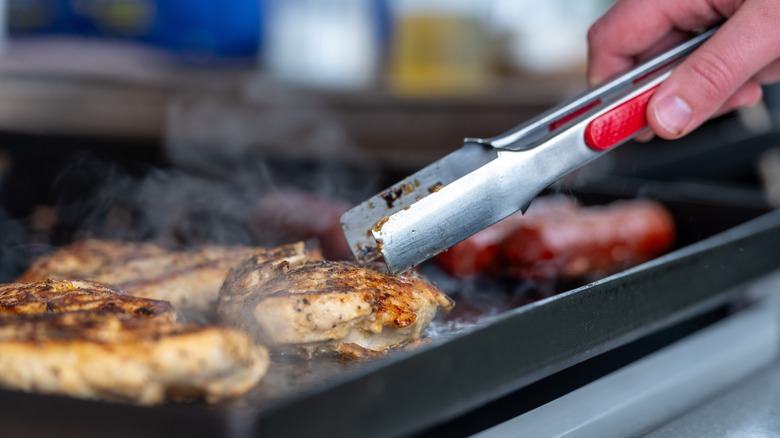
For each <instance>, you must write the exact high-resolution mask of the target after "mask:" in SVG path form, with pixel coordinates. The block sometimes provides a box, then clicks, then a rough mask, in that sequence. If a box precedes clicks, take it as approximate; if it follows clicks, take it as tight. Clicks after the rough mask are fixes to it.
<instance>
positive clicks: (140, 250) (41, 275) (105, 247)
mask: <svg viewBox="0 0 780 438" xmlns="http://www.w3.org/2000/svg"><path fill="white" fill-rule="evenodd" d="M166 252H167V251H166V250H165V249H163V248H162V247H160V246H157V245H154V244H152V243H135V242H118V241H112V240H97V239H88V240H83V241H79V242H75V243H72V244H70V245H68V246H65V247H63V248H60V249H59V250H57V251H55V252H53V253H51V254H48V255H46V256H44V257H40V258H38V259H37V260H36V261H35V262H34V263H33V265H32V266H31V267H30V268H29V269H28V270H27V271H26V272H25V273H23V274H22V276H21V277H19V278H18V279H16V281H17V282H19V283H28V282H33V281H44V280H46V279H48V278H61V279H86V278H89V277H90V276H92V275H95V274H96V273H97V272H99V270H101V269H103V268H105V267H106V266H109V265H122V264H124V263H126V262H129V261H131V260H136V259H143V258H147V257H151V256H159V255H163V254H165V253H166Z"/></svg>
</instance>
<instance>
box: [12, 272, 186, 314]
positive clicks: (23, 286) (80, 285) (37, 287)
mask: <svg viewBox="0 0 780 438" xmlns="http://www.w3.org/2000/svg"><path fill="white" fill-rule="evenodd" d="M73 311H93V312H99V313H115V314H122V315H129V316H133V317H138V318H146V319H159V320H164V321H168V322H174V321H176V310H175V309H174V308H173V306H171V304H170V303H168V302H166V301H158V300H149V299H145V298H137V297H134V296H132V295H129V294H127V293H126V292H124V291H121V290H119V289H115V288H112V287H107V286H103V285H101V284H97V283H92V282H88V281H79V280H72V281H71V280H60V281H54V280H47V281H45V282H41V283H11V284H0V316H9V315H22V314H26V315H30V314H40V313H63V312H73Z"/></svg>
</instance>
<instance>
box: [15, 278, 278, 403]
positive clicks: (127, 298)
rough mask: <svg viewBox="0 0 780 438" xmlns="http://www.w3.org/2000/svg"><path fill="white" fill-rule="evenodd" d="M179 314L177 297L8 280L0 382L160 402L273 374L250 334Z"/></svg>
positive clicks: (230, 388) (212, 395) (219, 392)
mask: <svg viewBox="0 0 780 438" xmlns="http://www.w3.org/2000/svg"><path fill="white" fill-rule="evenodd" d="M174 319H175V312H174V309H173V307H172V306H171V305H170V303H166V302H164V301H156V300H150V299H145V298H138V297H133V296H131V295H128V294H127V293H125V292H122V291H120V290H117V289H113V288H109V287H105V286H101V285H99V284H95V283H91V282H87V281H78V280H72V281H71V280H61V281H53V280H48V281H46V282H43V283H16V284H6V285H0V370H2V372H1V373H0V386H3V387H5V388H11V389H18V390H25V391H39V392H44V393H52V394H64V395H70V396H75V397H84V398H96V399H104V400H116V401H128V402H136V403H141V404H154V403H160V402H162V401H165V400H167V399H171V400H175V399H179V398H183V397H192V396H202V397H204V398H206V400H209V401H216V400H219V399H222V398H225V397H231V396H235V395H238V394H241V393H243V392H245V391H246V390H248V389H250V388H251V387H253V386H254V385H255V384H257V382H258V381H259V380H260V379H261V378H262V376H263V375H264V374H265V372H266V370H267V368H268V365H269V359H268V352H267V350H266V349H265V348H263V347H260V346H255V345H254V344H253V342H252V340H251V338H250V337H249V336H247V335H245V334H243V333H241V332H238V331H236V330H232V329H228V328H222V327H213V326H212V327H208V326H197V325H194V324H179V323H176V322H174Z"/></svg>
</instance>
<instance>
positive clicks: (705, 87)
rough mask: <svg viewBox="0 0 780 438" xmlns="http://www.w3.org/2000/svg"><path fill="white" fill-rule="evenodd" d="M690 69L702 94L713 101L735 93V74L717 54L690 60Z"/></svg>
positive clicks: (698, 56)
mask: <svg viewBox="0 0 780 438" xmlns="http://www.w3.org/2000/svg"><path fill="white" fill-rule="evenodd" d="M690 61H691V62H690V68H691V70H692V72H693V73H694V75H695V76H696V79H697V85H699V86H701V87H702V88H701V89H700V91H701V92H703V93H705V95H706V97H707V98H709V99H712V100H722V99H725V98H726V97H727V96H729V95H730V94H731V93H732V92H733V91H734V84H735V82H736V78H735V74H734V72H733V69H732V68H731V67H730V65H729V63H728V62H726V60H725V59H723V57H722V56H720V55H718V54H716V53H711V52H710V53H700V54H698V55H696V56H695V57H694V56H692V57H691V58H690Z"/></svg>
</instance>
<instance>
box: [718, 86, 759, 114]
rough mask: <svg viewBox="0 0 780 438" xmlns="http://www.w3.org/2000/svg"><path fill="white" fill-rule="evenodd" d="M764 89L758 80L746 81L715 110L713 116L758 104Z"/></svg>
mask: <svg viewBox="0 0 780 438" xmlns="http://www.w3.org/2000/svg"><path fill="white" fill-rule="evenodd" d="M763 94H764V91H763V89H762V88H761V84H760V83H758V82H757V81H754V80H751V81H748V82H747V83H745V85H743V86H742V87H741V88H740V89H738V90H737V91H736V92H735V93H734V94H732V95H731V97H729V98H728V100H726V102H724V103H723V105H721V107H720V108H719V109H718V110H717V111H715V114H713V115H712V117H713V118H714V117H720V116H722V115H724V114H727V113H730V112H731V111H734V110H735V109H737V108H742V107H746V106H753V105H756V104H757V103H758V102H760V101H761V97H762V96H763Z"/></svg>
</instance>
